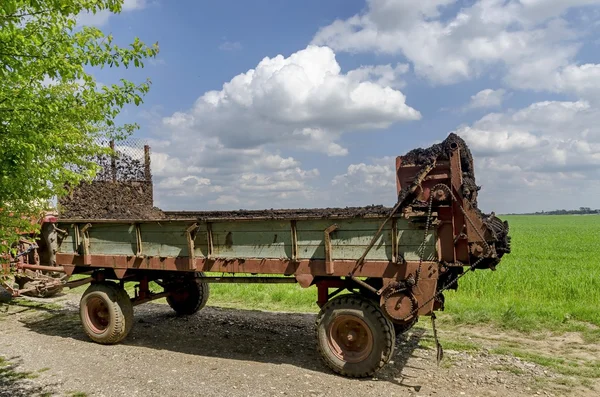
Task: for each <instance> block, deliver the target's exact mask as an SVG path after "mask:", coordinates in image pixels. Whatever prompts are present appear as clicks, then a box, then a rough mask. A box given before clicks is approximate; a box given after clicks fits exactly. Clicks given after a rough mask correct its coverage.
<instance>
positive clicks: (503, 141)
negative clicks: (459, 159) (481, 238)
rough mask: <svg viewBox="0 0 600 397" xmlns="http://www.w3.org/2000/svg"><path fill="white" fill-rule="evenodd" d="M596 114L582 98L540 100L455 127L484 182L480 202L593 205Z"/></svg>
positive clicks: (598, 158) (599, 171) (599, 167)
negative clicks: (579, 99) (575, 200)
mask: <svg viewBox="0 0 600 397" xmlns="http://www.w3.org/2000/svg"><path fill="white" fill-rule="evenodd" d="M599 118H600V110H599V109H597V108H595V107H593V106H591V105H590V104H589V103H588V102H586V101H575V102H569V101H545V102H537V103H534V104H531V105H530V106H527V107H525V108H522V109H519V110H516V111H509V112H505V113H490V114H488V115H486V116H484V117H483V118H481V119H480V120H478V121H476V122H475V123H473V124H472V125H465V126H462V127H460V128H458V129H457V131H456V132H457V133H458V134H459V135H461V136H462V137H463V138H464V139H465V140H466V141H467V143H468V144H469V147H470V148H471V150H472V151H473V154H474V157H475V165H476V168H477V169H476V175H477V178H478V182H479V183H481V184H483V185H484V187H486V186H487V188H485V189H483V190H482V197H483V200H482V202H486V203H488V205H491V206H497V207H498V209H499V210H500V211H502V210H504V211H510V210H511V209H512V210H514V209H516V208H518V209H519V210H529V211H533V210H539V209H540V208H544V209H551V208H548V207H547V205H549V203H551V204H550V205H551V206H553V207H562V208H572V207H578V206H580V205H588V206H591V207H594V206H597V205H596V204H597V203H595V201H597V200H596V199H595V197H597V195H598V194H600V128H599V127H598V126H597V120H598V119H599ZM565 195H566V197H569V199H566V198H565ZM575 198H576V199H577V200H579V201H577V202H576V203H575V202H574V199H575ZM569 200H571V202H570V203H569Z"/></svg>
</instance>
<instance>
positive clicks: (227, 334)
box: [23, 304, 425, 391]
mask: <svg viewBox="0 0 600 397" xmlns="http://www.w3.org/2000/svg"><path fill="white" fill-rule="evenodd" d="M135 319H136V322H135V325H134V327H133V330H132V331H131V333H130V334H129V336H128V337H127V338H126V339H125V340H124V341H123V342H122V344H124V345H129V346H142V347H146V348H152V349H158V350H168V351H173V352H178V353H184V354H194V355H199V356H205V357H218V358H226V359H233V360H243V361H250V362H260V363H271V364H289V365H293V366H297V367H301V368H304V369H308V370H312V371H317V372H322V373H325V374H331V372H330V371H329V370H328V369H327V368H326V367H325V366H324V365H323V364H322V363H321V361H320V359H319V356H318V353H317V351H316V348H315V337H314V322H315V315H314V314H302V313H274V312H262V311H255V310H239V309H224V308H216V307H207V308H204V309H203V310H202V311H200V312H199V313H197V314H196V315H193V316H187V317H180V316H176V315H175V314H174V313H173V312H172V311H171V310H170V308H169V307H168V306H167V305H161V304H146V305H143V306H139V307H136V313H135ZM23 321H24V322H25V325H26V326H27V327H28V328H29V329H31V330H33V331H35V332H38V333H41V334H45V335H52V336H60V337H64V338H72V339H76V340H79V341H81V342H82V343H90V344H92V343H93V342H91V341H89V339H88V338H87V336H86V335H85V334H84V332H83V330H82V328H81V324H80V321H79V316H78V313H77V311H76V310H75V309H74V308H68V309H62V310H55V311H54V313H53V314H52V315H51V316H49V315H48V313H46V315H45V316H44V318H43V319H30V320H23ZM424 332H425V331H424V330H423V329H418V328H417V329H414V331H412V332H409V333H407V334H404V335H401V336H399V337H398V340H397V349H396V352H395V354H394V357H393V362H392V363H390V364H389V365H387V366H386V367H384V368H383V369H382V370H381V371H380V372H378V373H377V377H376V379H375V380H379V381H388V382H393V383H395V384H398V385H401V386H404V387H408V388H411V389H414V390H417V391H418V390H419V389H420V385H418V384H417V383H419V381H422V380H423V379H422V378H421V379H417V378H416V377H415V378H410V377H407V376H405V375H403V370H404V369H405V368H407V365H408V361H409V359H410V358H411V357H412V356H413V355H414V352H415V350H416V349H418V348H419V341H420V340H421V338H422V336H423V333H424ZM96 346H98V345H96ZM215 369H216V368H215ZM416 370H417V371H419V369H418V368H417V369H416ZM411 372H414V371H411ZM413 383H414V384H413Z"/></svg>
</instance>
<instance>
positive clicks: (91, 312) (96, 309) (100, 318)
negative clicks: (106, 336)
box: [85, 298, 110, 334]
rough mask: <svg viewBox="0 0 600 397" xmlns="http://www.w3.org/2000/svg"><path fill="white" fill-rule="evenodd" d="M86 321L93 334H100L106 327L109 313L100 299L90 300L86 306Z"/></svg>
mask: <svg viewBox="0 0 600 397" xmlns="http://www.w3.org/2000/svg"><path fill="white" fill-rule="evenodd" d="M85 315H86V320H87V323H88V324H89V325H90V328H91V329H92V330H93V331H94V332H95V333H98V334H99V333H102V332H103V331H104V330H106V328H107V327H108V323H109V321H110V313H109V312H108V307H106V304H105V303H104V301H103V300H102V299H100V298H91V299H90V300H89V301H88V302H87V305H86V311H85Z"/></svg>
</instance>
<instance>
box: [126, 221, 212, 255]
mask: <svg viewBox="0 0 600 397" xmlns="http://www.w3.org/2000/svg"><path fill="white" fill-rule="evenodd" d="M188 227H189V224H187V223H183V222H182V223H165V224H160V223H146V224H140V231H141V234H142V255H146V256H158V257H173V256H189V253H188V247H187V238H186V236H185V230H186V229H187V228H188ZM196 239H197V240H200V239H201V236H200V235H198V236H197V237H196ZM134 247H135V245H134Z"/></svg>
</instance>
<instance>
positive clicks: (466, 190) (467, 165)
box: [401, 133, 481, 208]
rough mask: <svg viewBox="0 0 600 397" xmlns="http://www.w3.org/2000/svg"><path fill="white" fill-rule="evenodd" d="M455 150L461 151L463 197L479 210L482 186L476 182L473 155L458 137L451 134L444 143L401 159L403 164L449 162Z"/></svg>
mask: <svg viewBox="0 0 600 397" xmlns="http://www.w3.org/2000/svg"><path fill="white" fill-rule="evenodd" d="M455 148H458V149H459V151H460V165H461V169H462V171H463V196H464V197H466V198H468V199H469V200H470V201H471V203H472V204H473V207H475V208H477V192H478V191H479V190H480V189H481V186H477V184H476V182H475V169H474V168H475V167H474V164H473V155H472V154H471V150H470V149H469V147H468V146H467V144H466V142H465V141H464V140H463V139H462V138H461V137H459V136H458V135H456V134H454V133H451V134H450V135H448V138H446V139H445V140H444V141H443V142H442V143H437V144H435V145H432V146H431V147H428V148H426V149H423V148H417V149H413V150H411V151H410V152H408V153H406V154H405V155H404V156H402V157H401V160H402V164H403V165H407V164H414V165H425V164H431V163H432V162H433V161H434V160H438V161H440V160H441V161H448V160H449V159H450V154H451V153H452V151H453V150H455Z"/></svg>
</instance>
